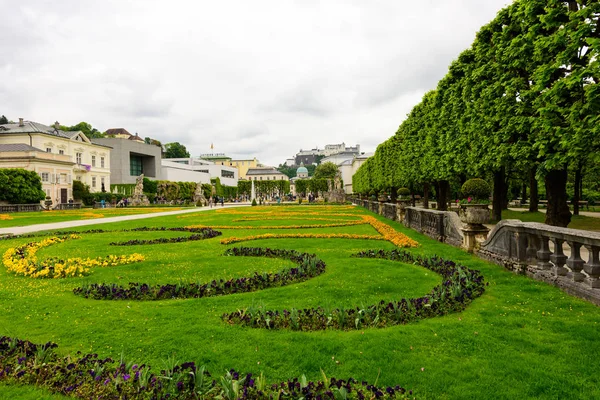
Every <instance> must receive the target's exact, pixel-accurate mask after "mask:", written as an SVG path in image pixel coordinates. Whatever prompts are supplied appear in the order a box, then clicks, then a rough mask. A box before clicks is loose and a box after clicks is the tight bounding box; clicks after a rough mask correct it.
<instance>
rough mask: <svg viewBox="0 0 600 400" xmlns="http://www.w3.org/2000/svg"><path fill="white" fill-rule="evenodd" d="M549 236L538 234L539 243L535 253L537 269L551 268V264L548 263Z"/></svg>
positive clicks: (545, 269) (549, 254)
mask: <svg viewBox="0 0 600 400" xmlns="http://www.w3.org/2000/svg"><path fill="white" fill-rule="evenodd" d="M549 240H550V238H548V237H547V236H539V237H538V242H539V244H540V246H539V250H538V251H537V253H536V256H537V260H538V262H537V266H538V268H539V269H541V270H544V271H547V270H550V269H551V268H552V264H551V263H550V256H551V255H552V252H551V251H550V246H549V245H548V241H549Z"/></svg>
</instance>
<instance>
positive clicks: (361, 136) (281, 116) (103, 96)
mask: <svg viewBox="0 0 600 400" xmlns="http://www.w3.org/2000/svg"><path fill="white" fill-rule="evenodd" d="M509 3H510V1H509V0H417V1H414V0H411V1H409V0H322V1H318V0H269V1H267V0H254V1H248V0H235V1H234V0H221V1H214V0H211V1H206V0H187V1H183V0H181V1H180V0H160V1H159V0H156V1H153V0H139V1H128V0H110V1H109V0H102V1H100V0H96V1H91V0H60V1H57V0H48V1H46V0H0V9H1V10H2V28H1V30H0V32H1V33H0V49H1V50H2V51H1V54H2V55H1V56H0V114H4V115H6V116H7V117H8V118H9V119H12V120H17V119H18V118H19V117H23V118H25V119H26V120H31V121H37V122H42V123H46V124H49V123H51V122H54V121H56V120H58V121H59V122H60V123H61V124H63V125H74V124H76V123H78V122H80V121H86V122H89V123H91V124H92V125H93V126H94V127H95V128H97V129H99V130H101V131H105V130H106V129H109V128H125V129H127V130H128V131H129V132H131V133H135V132H138V133H139V135H140V136H142V137H146V136H150V137H153V138H156V139H158V140H160V141H162V142H163V143H168V142H175V141H178V142H181V143H182V144H184V145H185V146H186V147H187V149H188V150H189V151H190V153H192V155H199V154H201V153H208V152H210V151H211V150H210V145H211V143H214V152H219V153H221V152H223V153H226V154H227V155H229V156H232V157H244V158H247V157H257V158H258V159H259V160H260V161H261V162H263V163H264V164H268V165H275V166H276V165H278V164H279V163H282V162H284V161H285V159H286V158H289V157H293V156H294V155H295V153H296V152H297V151H298V150H300V149H309V148H313V147H316V146H318V147H319V148H323V147H324V145H325V144H328V143H341V142H345V143H346V145H354V144H357V143H359V144H360V145H361V149H362V150H363V151H374V150H375V148H376V146H377V145H378V144H379V143H381V142H382V141H384V140H386V139H387V138H389V137H390V136H392V135H393V134H394V133H395V131H396V129H397V128H398V125H399V124H400V123H401V122H402V121H403V119H404V118H405V116H406V114H407V113H408V112H410V110H411V108H412V107H413V106H414V105H415V104H417V103H418V102H419V101H420V99H421V97H422V96H423V94H424V93H425V92H426V91H428V90H430V89H433V88H435V86H436V84H437V82H438V81H439V80H440V79H441V78H442V77H443V76H444V75H445V73H446V71H447V68H448V65H449V63H450V62H451V61H452V60H453V59H455V58H456V57H457V56H458V54H459V53H460V52H461V51H462V50H464V49H465V48H467V47H468V46H469V45H470V44H471V43H472V42H473V39H474V37H475V34H476V32H477V31H478V30H479V28H480V27H481V26H482V25H484V24H486V23H487V22H489V21H490V20H491V19H492V18H494V16H495V15H496V13H497V12H498V11H499V10H500V9H501V8H503V7H504V6H506V5H507V4H509Z"/></svg>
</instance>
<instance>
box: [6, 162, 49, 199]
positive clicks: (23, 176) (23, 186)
mask: <svg viewBox="0 0 600 400" xmlns="http://www.w3.org/2000/svg"><path fill="white" fill-rule="evenodd" d="M45 197H46V194H45V193H44V191H43V190H42V180H41V178H40V176H39V175H38V174H37V172H34V171H27V170H25V169H21V168H2V169H0V200H5V201H8V202H9V203H12V204H27V203H37V202H39V201H40V200H44V198H45Z"/></svg>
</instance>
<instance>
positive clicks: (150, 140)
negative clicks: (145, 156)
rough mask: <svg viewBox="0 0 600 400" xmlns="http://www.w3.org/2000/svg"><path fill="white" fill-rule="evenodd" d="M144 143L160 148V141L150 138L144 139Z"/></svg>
mask: <svg viewBox="0 0 600 400" xmlns="http://www.w3.org/2000/svg"><path fill="white" fill-rule="evenodd" d="M144 142H146V144H153V145H155V146H158V147H162V143H161V142H160V140H156V139H152V138H151V137H145V138H144Z"/></svg>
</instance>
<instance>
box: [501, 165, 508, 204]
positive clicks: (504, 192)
mask: <svg viewBox="0 0 600 400" xmlns="http://www.w3.org/2000/svg"><path fill="white" fill-rule="evenodd" d="M502 169H503V170H504V184H503V185H502V209H503V210H508V187H509V186H510V185H509V180H510V177H509V174H507V173H506V168H505V167H502Z"/></svg>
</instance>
